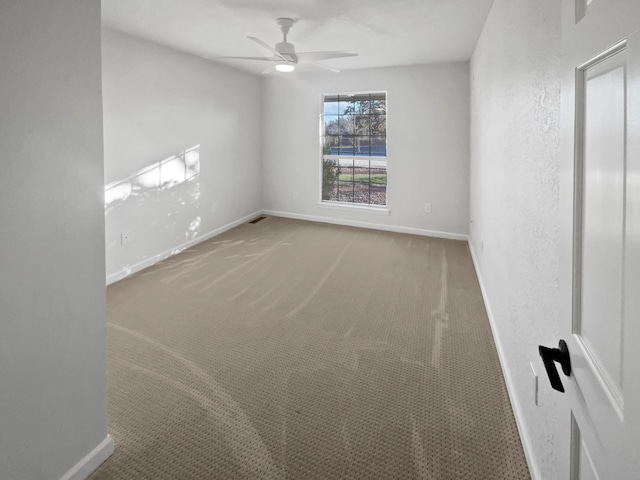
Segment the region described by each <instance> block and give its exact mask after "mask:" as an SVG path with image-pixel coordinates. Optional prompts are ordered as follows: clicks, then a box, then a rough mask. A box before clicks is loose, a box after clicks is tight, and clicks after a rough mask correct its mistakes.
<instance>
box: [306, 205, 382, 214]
mask: <svg viewBox="0 0 640 480" xmlns="http://www.w3.org/2000/svg"><path fill="white" fill-rule="evenodd" d="M318 206H319V207H322V208H331V209H334V210H350V211H356V212H362V213H372V214H375V215H389V214H390V213H391V210H388V209H387V207H386V206H385V207H376V206H372V205H359V204H357V203H340V202H318Z"/></svg>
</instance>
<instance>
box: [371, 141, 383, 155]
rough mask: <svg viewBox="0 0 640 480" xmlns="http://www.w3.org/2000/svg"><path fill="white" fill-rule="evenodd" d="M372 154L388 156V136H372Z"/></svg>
mask: <svg viewBox="0 0 640 480" xmlns="http://www.w3.org/2000/svg"><path fill="white" fill-rule="evenodd" d="M371 156H372V157H386V156H387V138H386V137H371Z"/></svg>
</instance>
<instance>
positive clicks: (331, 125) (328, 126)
mask: <svg viewBox="0 0 640 480" xmlns="http://www.w3.org/2000/svg"><path fill="white" fill-rule="evenodd" d="M339 133H340V131H339V129H338V115H325V116H324V134H325V135H338V134H339Z"/></svg>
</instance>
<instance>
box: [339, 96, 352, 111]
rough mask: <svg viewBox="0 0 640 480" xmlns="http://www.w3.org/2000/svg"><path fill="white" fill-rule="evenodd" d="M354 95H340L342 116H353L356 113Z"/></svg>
mask: <svg viewBox="0 0 640 480" xmlns="http://www.w3.org/2000/svg"><path fill="white" fill-rule="evenodd" d="M354 97H355V96H354V95H340V107H339V109H338V110H339V113H340V114H347V115H349V114H352V113H354V112H355V105H354Z"/></svg>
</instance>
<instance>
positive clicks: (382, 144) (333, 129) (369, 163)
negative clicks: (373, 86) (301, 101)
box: [322, 92, 387, 206]
mask: <svg viewBox="0 0 640 480" xmlns="http://www.w3.org/2000/svg"><path fill="white" fill-rule="evenodd" d="M323 106H324V111H323V115H322V118H323V129H322V132H323V135H322V145H323V150H322V201H323V202H339V203H351V204H359V205H373V206H386V204H387V95H386V93H384V92H381V93H380V92H378V93H356V94H340V95H325V96H324V99H323Z"/></svg>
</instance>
